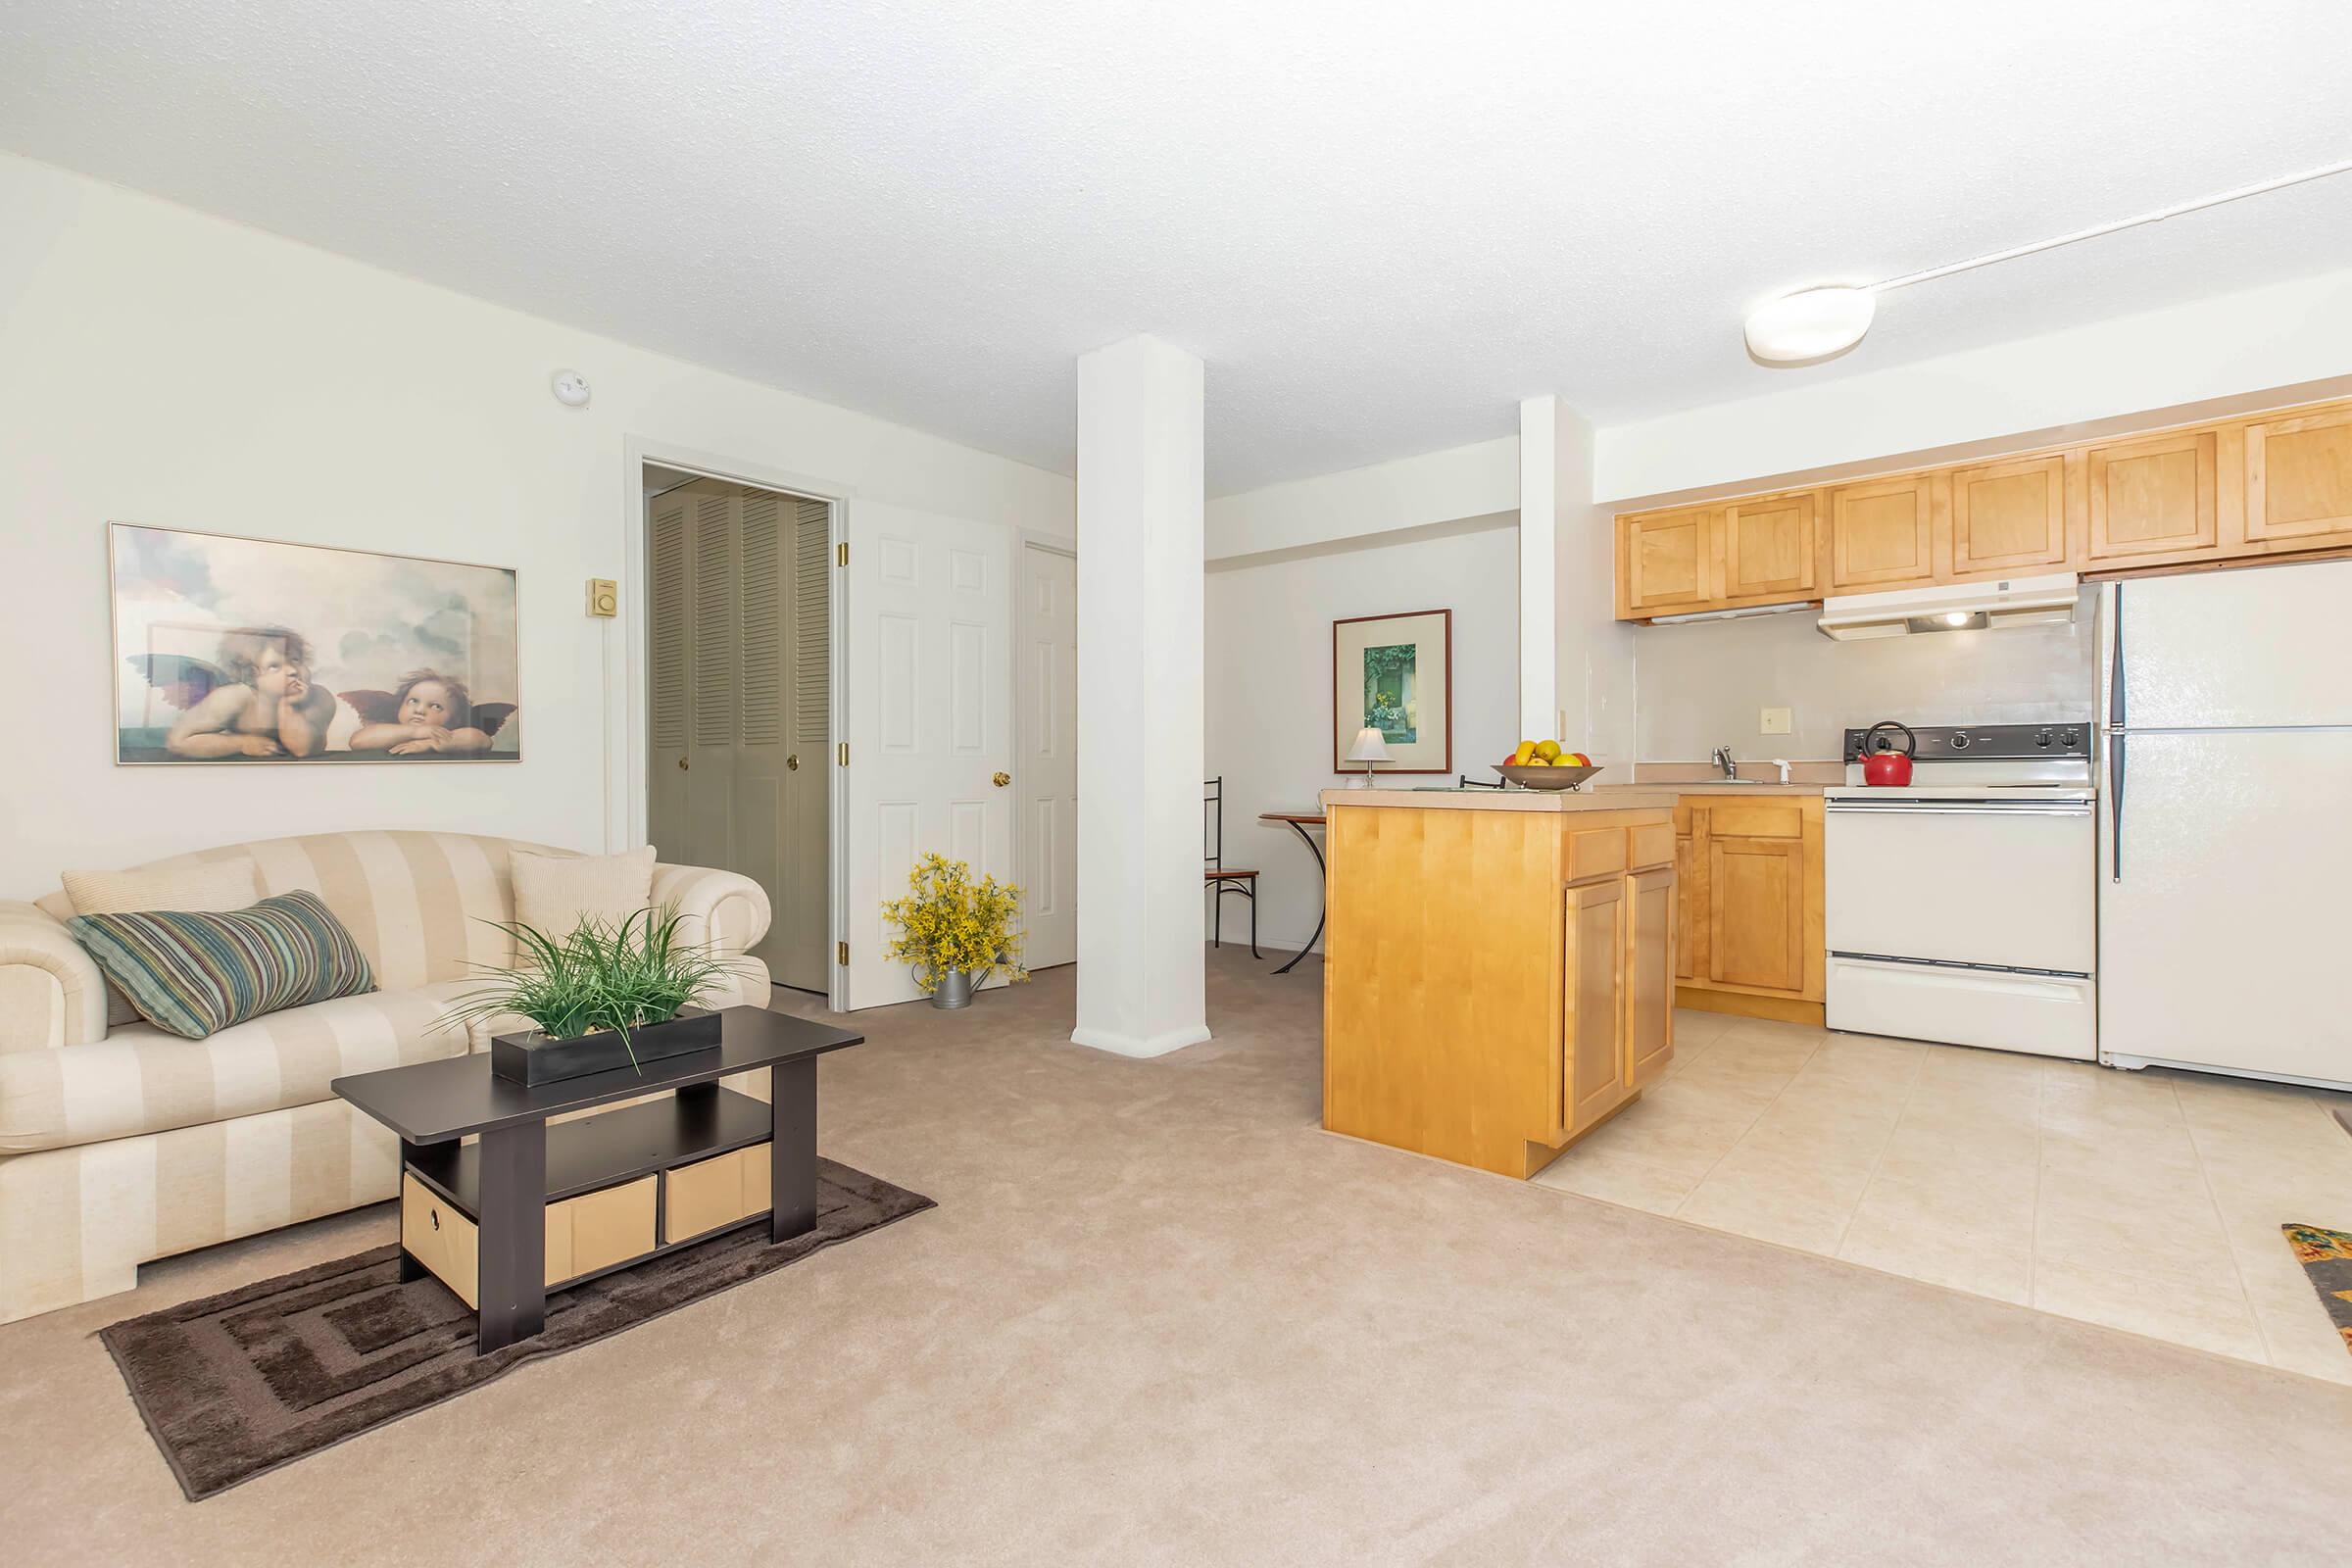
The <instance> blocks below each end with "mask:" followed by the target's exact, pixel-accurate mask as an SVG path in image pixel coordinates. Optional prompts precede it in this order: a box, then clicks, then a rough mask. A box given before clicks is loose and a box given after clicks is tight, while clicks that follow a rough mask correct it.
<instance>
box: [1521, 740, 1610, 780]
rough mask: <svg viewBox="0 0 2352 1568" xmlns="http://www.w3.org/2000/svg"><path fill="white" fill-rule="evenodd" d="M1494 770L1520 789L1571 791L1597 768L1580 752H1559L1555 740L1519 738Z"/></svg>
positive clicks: (1558, 745)
mask: <svg viewBox="0 0 2352 1568" xmlns="http://www.w3.org/2000/svg"><path fill="white" fill-rule="evenodd" d="M1599 771H1600V769H1599V768H1597V767H1595V766H1593V759H1591V758H1590V757H1587V756H1586V755H1585V754H1584V753H1582V752H1568V751H1562V750H1561V749H1560V743H1559V742H1558V741H1521V742H1520V743H1519V746H1518V749H1517V750H1516V751H1514V752H1512V753H1511V755H1510V756H1509V757H1507V758H1505V759H1503V760H1501V761H1499V762H1497V763H1495V772H1497V773H1500V774H1501V775H1502V776H1503V778H1504V779H1505V780H1507V781H1508V782H1510V783H1513V784H1516V785H1519V786H1520V787H1521V788H1523V789H1531V790H1572V789H1576V788H1578V787H1579V786H1580V785H1582V784H1583V783H1584V782H1585V780H1587V779H1589V778H1591V777H1592V776H1593V774H1595V773H1597V772H1599Z"/></svg>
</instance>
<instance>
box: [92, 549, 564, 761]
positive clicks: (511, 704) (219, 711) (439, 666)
mask: <svg viewBox="0 0 2352 1568" xmlns="http://www.w3.org/2000/svg"><path fill="white" fill-rule="evenodd" d="M108 559H109V571H110V573H111V575H112V577H113V588H114V691H115V760H116V761H117V762H118V763H148V762H157V763H174V764H176V763H203V762H319V761H328V762H420V761H445V762H446V761H472V762H482V761H493V762H496V761H505V762H512V761H518V760H520V759H521V757H522V725H521V722H520V716H519V713H518V711H517V705H518V703H519V701H520V698H519V694H518V691H517V681H516V676H517V665H518V663H519V653H518V648H517V644H516V639H515V573H514V572H513V571H511V570H508V569H507V568H506V567H503V566H469V565H464V564H459V563H457V562H451V561H426V560H421V559H419V558H417V557H415V556H384V555H377V554H374V553H373V552H371V551H365V550H339V549H333V548H329V547H326V546H321V545H290V544H280V543H276V542H273V541H270V540H266V539H237V538H231V537H229V536H227V535H225V534H213V533H190V532H187V531H185V530H182V529H177V528H148V527H142V526H140V525H138V524H135V523H127V522H118V523H114V524H112V525H110V527H109V528H108Z"/></svg>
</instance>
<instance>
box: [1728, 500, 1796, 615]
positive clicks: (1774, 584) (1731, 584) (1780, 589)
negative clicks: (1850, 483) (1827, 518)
mask: <svg viewBox="0 0 2352 1568" xmlns="http://www.w3.org/2000/svg"><path fill="white" fill-rule="evenodd" d="M1819 500H1820V498H1819V497H1818V496H1816V495H1815V494H1814V493H1813V492H1812V491H1810V490H1807V491H1803V492H1800V493H1798V494H1796V495H1787V496H1760V497H1758V498H1756V499H1754V500H1752V501H1735V502H1732V503H1731V504H1730V505H1728V506H1726V507H1725V508H1724V509H1723V514H1722V515H1723V597H1724V598H1725V599H1727V600H1746V599H1809V598H1811V597H1812V596H1813V594H1814V593H1815V592H1816V591H1817V590H1816V589H1815V588H1814V586H1813V584H1814V575H1815V573H1814V557H1815V554H1816V551H1815V548H1814V539H1815V536H1814V531H1813V530H1814V515H1815V513H1816V511H1817V510H1818V504H1819Z"/></svg>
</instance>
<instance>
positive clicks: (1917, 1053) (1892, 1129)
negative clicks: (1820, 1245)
mask: <svg viewBox="0 0 2352 1568" xmlns="http://www.w3.org/2000/svg"><path fill="white" fill-rule="evenodd" d="M1927 1049H1928V1048H1926V1047H1921V1048H1918V1049H1916V1050H1914V1051H1913V1052H1912V1054H1911V1081H1910V1082H1909V1083H1908V1084H1906V1085H1904V1086H1903V1103H1901V1104H1899V1105H1897V1106H1896V1107H1895V1108H1894V1119H1893V1120H1892V1121H1889V1122H1888V1123H1887V1136H1886V1137H1884V1138H1882V1139H1880V1140H1879V1152H1877V1153H1876V1154H1874V1155H1872V1156H1871V1161H1870V1174H1869V1175H1867V1176H1865V1177H1863V1178H1862V1186H1861V1188H1860V1190H1859V1191H1857V1192H1856V1193H1855V1194H1854V1206H1853V1207H1851V1208H1849V1209H1847V1210H1846V1211H1845V1219H1844V1220H1843V1222H1842V1223H1840V1224H1839V1225H1838V1240H1837V1241H1836V1242H1834V1243H1832V1244H1831V1247H1830V1255H1831V1256H1832V1257H1843V1256H1844V1255H1845V1238H1846V1233H1847V1232H1849V1231H1851V1230H1852V1229H1853V1228H1854V1216H1856V1215H1857V1214H1859V1213H1861V1212H1862V1205H1863V1203H1864V1202H1865V1201H1868V1199H1869V1198H1870V1190H1871V1188H1872V1187H1874V1186H1876V1185H1877V1184H1878V1180H1879V1172H1880V1171H1882V1170H1884V1169H1886V1168H1887V1151H1888V1150H1889V1149H1892V1148H1893V1147H1894V1135H1895V1134H1896V1133H1898V1132H1900V1131H1901V1130H1902V1126H1903V1118H1904V1117H1905V1116H1906V1115H1908V1114H1910V1111H1911V1102H1912V1101H1914V1100H1916V1099H1918V1098H1919V1081H1920V1080H1921V1079H1922V1078H1924V1077H1926V1076H1927V1073H1928V1057H1927Z"/></svg>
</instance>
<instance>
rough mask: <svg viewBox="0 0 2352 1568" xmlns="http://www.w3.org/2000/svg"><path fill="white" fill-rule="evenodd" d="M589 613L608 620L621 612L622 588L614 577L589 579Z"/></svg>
mask: <svg viewBox="0 0 2352 1568" xmlns="http://www.w3.org/2000/svg"><path fill="white" fill-rule="evenodd" d="M588 613H590V614H591V615H595V616H597V617H599V618H600V619H606V620H610V619H611V618H612V617H613V616H614V615H617V614H619V613H620V590H619V588H617V587H616V586H614V584H613V579H612V578H610V577H591V578H589V579H588Z"/></svg>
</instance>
